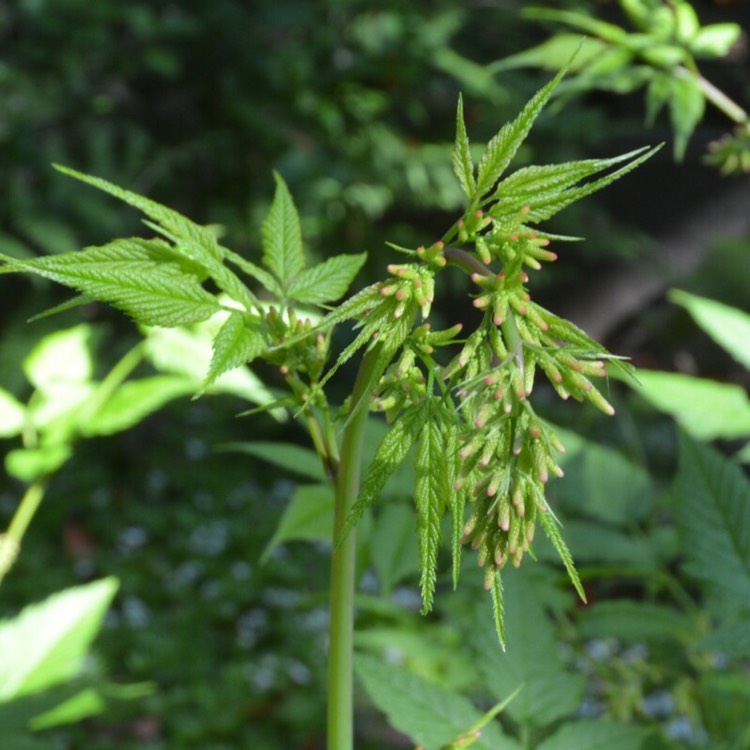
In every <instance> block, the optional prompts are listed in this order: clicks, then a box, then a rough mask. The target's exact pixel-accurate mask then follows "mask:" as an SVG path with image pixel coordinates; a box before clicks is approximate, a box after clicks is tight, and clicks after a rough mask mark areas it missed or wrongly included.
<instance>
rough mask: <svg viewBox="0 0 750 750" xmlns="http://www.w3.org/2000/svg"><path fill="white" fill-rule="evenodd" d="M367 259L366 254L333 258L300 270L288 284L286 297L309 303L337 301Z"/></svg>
mask: <svg viewBox="0 0 750 750" xmlns="http://www.w3.org/2000/svg"><path fill="white" fill-rule="evenodd" d="M365 260H367V253H360V254H359V255H334V256H333V257H332V258H328V259H327V260H326V261H324V262H323V263H318V265H316V266H313V267H312V268H306V269H304V270H303V271H301V272H300V273H299V274H298V275H297V276H296V277H295V278H294V279H292V281H291V283H290V284H289V288H288V290H287V295H288V297H289V299H292V300H296V301H297V302H305V303H308V304H315V305H319V304H321V303H324V302H335V301H336V300H338V299H340V298H341V297H343V296H344V295H345V294H346V291H347V289H348V288H349V286H350V285H351V283H352V281H354V277H355V276H356V275H357V274H358V273H359V270H360V269H361V268H362V266H363V265H364V262H365Z"/></svg>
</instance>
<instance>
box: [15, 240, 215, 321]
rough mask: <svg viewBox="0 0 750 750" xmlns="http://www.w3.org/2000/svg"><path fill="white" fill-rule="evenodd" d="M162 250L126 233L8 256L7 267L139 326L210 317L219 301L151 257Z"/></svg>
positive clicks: (175, 266)
mask: <svg viewBox="0 0 750 750" xmlns="http://www.w3.org/2000/svg"><path fill="white" fill-rule="evenodd" d="M164 250H165V247H164V245H162V244H160V242H159V241H153V240H140V239H137V238H131V239H123V240H115V241H114V242H111V243H109V244H107V245H102V246H101V247H90V248H86V249H84V250H78V251H76V252H72V253H64V254H61V255H54V256H45V257H40V258H33V259H31V260H24V261H21V260H16V261H12V260H11V261H10V266H9V268H10V269H11V270H13V271H30V272H31V273H35V274H38V275H39V276H44V277H45V278H48V279H52V280H53V281H57V282H58V283H60V284H63V285H65V286H69V287H72V288H74V289H77V290H78V291H79V292H81V293H83V294H85V295H87V296H89V297H92V298H94V299H98V300H101V301H102V302H108V303H110V304H111V305H113V306H114V307H117V308H118V309H120V310H122V311H123V312H125V313H127V314H128V315H129V316H131V317H132V318H134V319H135V320H136V321H138V322H139V323H141V324H143V325H159V326H177V325H185V324H187V323H194V322H197V321H201V320H206V319H207V318H209V317H211V315H213V314H214V313H215V312H217V311H218V310H219V309H220V305H219V303H218V302H217V301H216V299H215V298H214V297H213V295H211V294H209V293H208V292H207V291H206V290H205V289H203V287H202V286H201V285H200V282H199V281H198V280H197V279H196V278H195V277H194V276H192V275H190V274H186V273H185V272H184V271H183V270H182V269H181V268H180V267H179V265H178V264H176V263H169V262H164V261H160V260H154V258H155V257H159V256H163V254H164ZM6 260H8V259H6Z"/></svg>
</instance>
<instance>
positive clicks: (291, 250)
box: [262, 172, 305, 288]
mask: <svg viewBox="0 0 750 750" xmlns="http://www.w3.org/2000/svg"><path fill="white" fill-rule="evenodd" d="M274 177H275V179H276V192H275V194H274V198H273V202H272V203H271V207H270V209H269V210H268V214H266V218H265V219H264V220H263V226H262V236H263V263H264V264H265V266H266V267H267V268H269V269H270V270H271V271H273V273H274V274H276V278H277V279H278V280H279V281H280V282H281V285H282V287H284V288H287V287H288V286H289V284H290V283H291V281H292V280H293V279H294V277H295V276H296V275H297V274H298V273H299V272H300V271H301V270H302V269H303V268H304V267H305V256H304V254H303V252H302V230H301V229H300V223H299V215H298V214H297V209H296V208H295V206H294V201H293V200H292V196H291V195H290V193H289V188H287V186H286V183H285V182H284V179H283V178H282V177H281V175H280V174H278V173H276V172H274Z"/></svg>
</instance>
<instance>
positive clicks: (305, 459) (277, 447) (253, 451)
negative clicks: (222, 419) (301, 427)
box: [221, 442, 325, 482]
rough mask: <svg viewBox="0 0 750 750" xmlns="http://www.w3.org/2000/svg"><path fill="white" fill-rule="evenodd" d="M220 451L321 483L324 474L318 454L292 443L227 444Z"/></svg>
mask: <svg viewBox="0 0 750 750" xmlns="http://www.w3.org/2000/svg"><path fill="white" fill-rule="evenodd" d="M221 449H222V450H228V451H238V452H239V453H247V454H248V455H250V456H255V457H256V458H260V459H262V460H263V461H267V462H268V463H269V464H272V465H273V466H278V467H280V468H282V469H284V470H285V471H289V472H292V473H293V474H299V475H301V476H304V477H308V478H309V479H316V480H318V481H321V482H322V481H323V480H324V479H325V474H324V473H323V467H322V466H321V463H320V458H318V454H317V453H316V452H315V451H313V450H310V449H309V448H303V447H302V446H301V445H293V444H292V443H265V442H258V443H227V444H225V445H222V446H221Z"/></svg>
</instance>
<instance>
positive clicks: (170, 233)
mask: <svg viewBox="0 0 750 750" xmlns="http://www.w3.org/2000/svg"><path fill="white" fill-rule="evenodd" d="M53 166H54V167H55V169H57V170H58V172H62V173H63V174H66V175H68V176H69V177H74V178H75V179H77V180H80V181H81V182H85V183H87V184H88V185H91V186H93V187H95V188H98V189H99V190H103V191H104V192H105V193H109V194H110V195H112V196H114V197H115V198H119V199H120V200H121V201H124V202H125V203H127V204H128V205H130V206H133V207H134V208H137V209H138V210H139V211H142V212H143V213H144V214H146V216H148V217H149V218H150V219H151V220H152V221H154V222H156V223H157V224H158V226H157V227H154V226H153V224H149V226H152V228H155V229H157V231H161V233H162V234H164V235H165V236H166V237H168V238H169V239H171V240H173V241H174V242H175V243H176V244H177V245H178V246H179V251H180V252H181V253H182V254H184V255H185V256H186V257H188V258H190V259H191V260H193V261H195V262H197V263H198V264H202V262H203V261H205V260H207V259H213V260H220V259H221V250H220V249H219V246H218V243H217V242H216V235H215V234H214V233H213V232H212V231H211V230H210V229H208V228H207V227H202V226H199V225H198V224H195V223H193V222H192V221H190V219H188V218H187V217H185V216H183V215H182V214H180V213H178V212H177V211H174V210H172V209H171V208H167V207H166V206H162V205H161V204H160V203H156V202H155V201H152V200H150V199H149V198H145V197H144V196H142V195H138V193H133V192H131V191H130V190H124V189H123V188H121V187H118V186H117V185H114V184H112V183H111V182H107V180H103V179H101V178H100V177H92V176H90V175H87V174H83V173H82V172H77V171H76V170H75V169H70V168H69V167H63V166H61V165H59V164H54V165H53Z"/></svg>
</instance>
